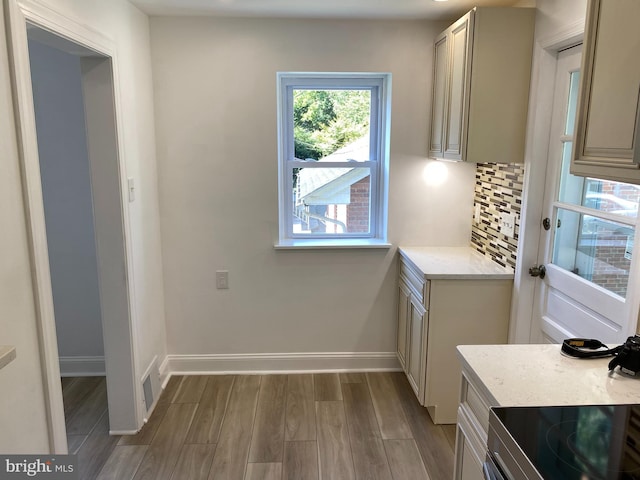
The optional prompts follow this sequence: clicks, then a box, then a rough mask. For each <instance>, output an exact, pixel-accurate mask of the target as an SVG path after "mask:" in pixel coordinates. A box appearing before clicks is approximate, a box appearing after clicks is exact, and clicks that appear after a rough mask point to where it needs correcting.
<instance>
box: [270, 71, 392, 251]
mask: <svg viewBox="0 0 640 480" xmlns="http://www.w3.org/2000/svg"><path fill="white" fill-rule="evenodd" d="M390 89H391V75H390V74H387V73H278V137H279V145H278V147H279V148H278V155H279V168H278V175H279V243H278V245H277V247H283V248H287V247H298V246H300V247H309V246H319V247H322V246H337V247H345V246H362V247H367V246H370V247H376V246H388V244H387V243H386V230H387V195H388V194H387V191H388V179H387V176H388V175H387V174H388V165H389V154H388V145H389V124H390V122H389V118H390Z"/></svg>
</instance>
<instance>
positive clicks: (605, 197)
mask: <svg viewBox="0 0 640 480" xmlns="http://www.w3.org/2000/svg"><path fill="white" fill-rule="evenodd" d="M571 146H572V142H565V143H564V145H563V150H562V173H561V175H560V193H559V195H558V199H559V200H560V201H561V202H564V203H570V204H573V205H581V206H583V207H588V208H593V209H594V210H598V211H600V212H607V213H615V214H617V215H623V216H625V217H630V218H637V217H638V202H640V186H639V185H631V184H628V183H621V182H611V181H608V180H598V179H595V178H584V177H576V176H575V175H571V174H570V173H569V165H570V163H571Z"/></svg>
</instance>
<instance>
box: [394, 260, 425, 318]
mask: <svg viewBox="0 0 640 480" xmlns="http://www.w3.org/2000/svg"><path fill="white" fill-rule="evenodd" d="M400 278H402V279H404V281H405V282H406V284H407V286H408V287H409V289H410V290H411V293H413V296H414V297H415V298H416V299H417V300H418V301H419V302H420V303H422V304H423V305H424V306H425V307H426V308H428V300H427V301H425V299H428V298H429V295H428V291H427V289H428V286H429V282H426V281H425V279H424V277H422V276H420V275H418V274H417V273H416V272H415V271H414V270H413V269H412V268H411V267H409V266H408V265H407V264H406V263H404V262H401V263H400Z"/></svg>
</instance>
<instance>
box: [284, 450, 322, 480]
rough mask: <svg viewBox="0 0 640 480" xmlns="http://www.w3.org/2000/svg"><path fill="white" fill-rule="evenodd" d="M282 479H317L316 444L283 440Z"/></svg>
mask: <svg viewBox="0 0 640 480" xmlns="http://www.w3.org/2000/svg"><path fill="white" fill-rule="evenodd" d="M282 478H283V480H318V444H317V443H316V442H314V441H306V442H285V444H284V463H283V475H282Z"/></svg>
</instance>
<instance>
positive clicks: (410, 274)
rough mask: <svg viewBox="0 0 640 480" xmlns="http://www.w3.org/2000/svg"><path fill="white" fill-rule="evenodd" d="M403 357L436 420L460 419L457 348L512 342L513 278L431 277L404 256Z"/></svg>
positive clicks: (399, 345)
mask: <svg viewBox="0 0 640 480" xmlns="http://www.w3.org/2000/svg"><path fill="white" fill-rule="evenodd" d="M399 270H400V278H399V287H398V323H397V325H398V331H397V356H398V360H399V361H400V364H401V365H402V368H403V370H404V372H405V373H406V375H407V379H408V380H409V383H410V384H411V387H412V388H413V391H414V392H415V394H416V397H417V398H418V401H419V402H420V404H421V405H423V406H424V407H426V408H427V410H428V411H429V415H430V416H431V418H432V420H433V422H434V423H436V424H441V423H442V424H453V423H456V418H457V408H458V400H459V391H460V376H461V368H460V362H459V360H458V358H457V356H456V346H457V345H465V344H467V345H468V344H500V343H506V342H507V332H508V323H509V313H510V312H509V311H510V305H511V290H512V285H513V281H512V280H510V279H506V280H505V279H499V280H494V279H491V278H480V279H478V278H469V277H467V276H465V277H462V278H456V277H455V276H452V277H447V278H436V279H429V278H428V277H429V275H428V272H426V273H425V272H421V271H418V270H417V269H416V268H415V267H414V266H413V265H411V264H410V263H408V262H406V261H405V260H404V258H403V257H401V258H400V269H399Z"/></svg>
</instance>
